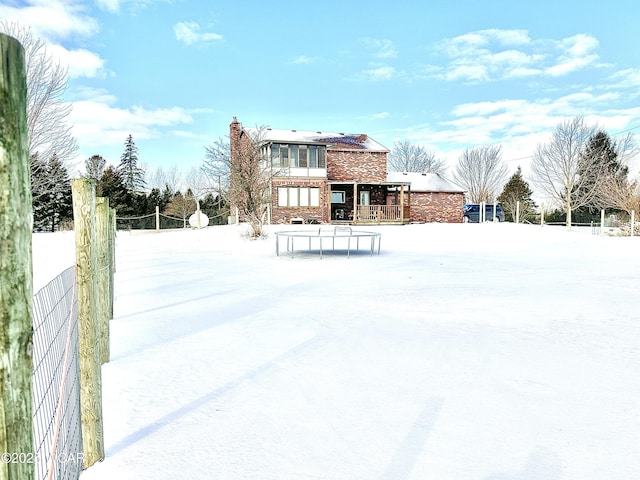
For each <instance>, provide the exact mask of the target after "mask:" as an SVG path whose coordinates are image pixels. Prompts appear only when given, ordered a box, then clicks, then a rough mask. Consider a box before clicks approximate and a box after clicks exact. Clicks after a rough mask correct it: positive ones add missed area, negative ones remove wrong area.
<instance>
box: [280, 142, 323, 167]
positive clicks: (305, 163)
mask: <svg viewBox="0 0 640 480" xmlns="http://www.w3.org/2000/svg"><path fill="white" fill-rule="evenodd" d="M325 152H326V147H325V146H324V145H286V144H279V143H274V144H272V145H271V158H272V160H273V165H279V166H280V167H285V168H287V167H291V168H327V162H326V153H325Z"/></svg>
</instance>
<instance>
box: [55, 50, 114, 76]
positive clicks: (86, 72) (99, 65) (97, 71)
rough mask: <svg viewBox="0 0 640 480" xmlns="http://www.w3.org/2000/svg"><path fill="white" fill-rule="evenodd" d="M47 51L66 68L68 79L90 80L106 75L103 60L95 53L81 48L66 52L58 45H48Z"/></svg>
mask: <svg viewBox="0 0 640 480" xmlns="http://www.w3.org/2000/svg"><path fill="white" fill-rule="evenodd" d="M48 49H49V50H50V52H51V55H52V56H53V57H54V58H56V59H57V60H58V61H60V63H61V64H62V65H66V66H68V68H69V78H79V77H87V78H92V77H104V76H105V75H106V69H105V67H104V60H103V59H102V58H100V56H99V55H98V54H97V53H93V52H90V51H89V50H85V49H83V48H80V49H77V50H67V49H66V48H64V47H62V46H60V45H49V47H48Z"/></svg>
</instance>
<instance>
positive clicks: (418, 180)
mask: <svg viewBox="0 0 640 480" xmlns="http://www.w3.org/2000/svg"><path fill="white" fill-rule="evenodd" d="M387 181H388V182H411V191H412V192H446V193H464V192H465V190H464V189H463V188H462V187H460V186H458V185H456V184H455V183H453V182H450V181H449V180H446V179H444V178H442V177H441V176H440V175H438V174H437V173H416V172H389V173H387Z"/></svg>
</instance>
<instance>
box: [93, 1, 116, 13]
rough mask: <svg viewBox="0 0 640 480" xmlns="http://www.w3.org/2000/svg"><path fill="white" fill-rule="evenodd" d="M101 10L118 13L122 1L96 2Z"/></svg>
mask: <svg viewBox="0 0 640 480" xmlns="http://www.w3.org/2000/svg"><path fill="white" fill-rule="evenodd" d="M96 4H97V5H98V7H99V8H101V9H103V10H106V11H108V12H112V13H116V12H119V11H120V0H96Z"/></svg>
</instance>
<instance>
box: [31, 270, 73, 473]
mask: <svg viewBox="0 0 640 480" xmlns="http://www.w3.org/2000/svg"><path fill="white" fill-rule="evenodd" d="M75 285H76V279H75V267H70V268H68V269H67V270H65V271H64V272H62V273H61V274H60V275H59V276H58V277H56V278H55V279H53V280H52V281H51V282H50V283H49V284H48V285H47V286H45V287H44V288H42V289H41V290H40V291H39V292H37V293H36V294H35V295H34V297H33V397H34V406H33V410H34V411H33V417H34V418H33V428H34V432H33V437H34V438H33V439H34V457H35V460H36V462H35V478H36V480H44V479H46V480H53V479H55V480H78V478H80V473H81V471H82V466H83V454H82V432H81V423H80V374H79V364H78V312H77V308H76V306H77V299H76V295H75Z"/></svg>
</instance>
